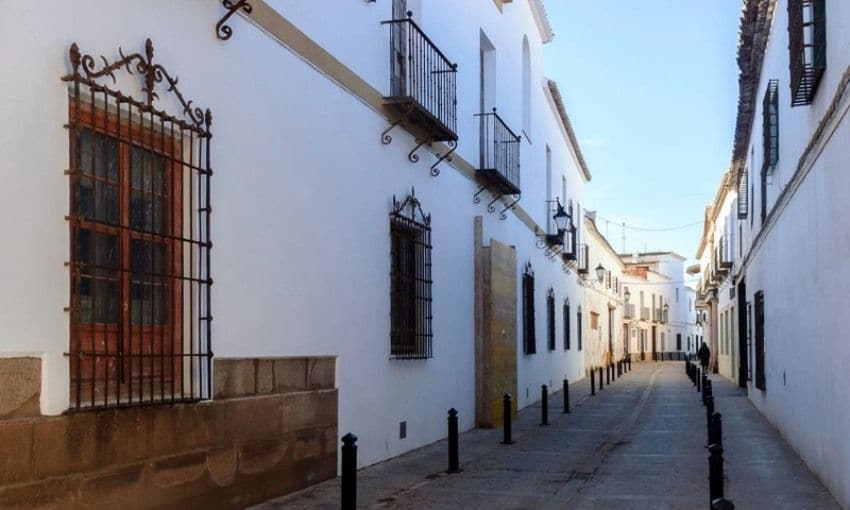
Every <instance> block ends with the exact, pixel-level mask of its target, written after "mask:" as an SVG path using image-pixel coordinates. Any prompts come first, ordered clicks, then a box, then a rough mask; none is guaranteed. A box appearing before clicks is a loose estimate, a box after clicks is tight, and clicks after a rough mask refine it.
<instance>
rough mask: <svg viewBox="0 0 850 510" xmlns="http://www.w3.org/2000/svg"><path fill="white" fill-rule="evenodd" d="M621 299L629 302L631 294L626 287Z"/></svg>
mask: <svg viewBox="0 0 850 510" xmlns="http://www.w3.org/2000/svg"><path fill="white" fill-rule="evenodd" d="M623 297H624V298H626V301H629V299H630V298H631V297H632V293H631V292H629V288H628V287H626V291H625V292H623Z"/></svg>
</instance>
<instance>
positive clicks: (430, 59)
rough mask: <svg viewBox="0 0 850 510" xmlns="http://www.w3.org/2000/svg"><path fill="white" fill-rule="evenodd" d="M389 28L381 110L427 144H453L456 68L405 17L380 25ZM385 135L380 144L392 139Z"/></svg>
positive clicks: (455, 117) (412, 22)
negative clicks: (386, 80)
mask: <svg viewBox="0 0 850 510" xmlns="http://www.w3.org/2000/svg"><path fill="white" fill-rule="evenodd" d="M383 24H384V25H387V26H389V27H390V95H389V96H387V97H385V98H384V106H385V107H386V108H387V109H388V110H389V113H390V114H391V118H393V119H396V120H394V121H393V124H392V126H390V129H392V127H394V126H395V125H396V124H398V123H403V124H404V125H405V127H406V128H408V129H409V130H410V131H411V132H413V133H414V134H415V135H416V137H417V138H419V139H420V140H424V141H425V142H427V143H431V142H456V141H457V139H458V137H457V87H456V83H455V79H456V78H455V77H456V75H457V65H456V64H452V63H451V62H450V61H449V59H448V58H446V56H445V55H443V52H441V51H440V49H439V48H437V46H436V45H435V44H434V43H433V42H432V41H431V40H430V39H429V38H428V36H427V35H425V33H424V32H422V29H420V28H419V26H418V25H417V24H416V23H415V22H414V21H413V20H412V19H410V18H409V17H408V18H405V19H393V20H388V21H384V22H383ZM388 131H389V130H387V131H385V132H384V133H383V135H382V139H383V141H384V143H389V142H390V141H392V138H391V137H389V136H388V135H387V132H388Z"/></svg>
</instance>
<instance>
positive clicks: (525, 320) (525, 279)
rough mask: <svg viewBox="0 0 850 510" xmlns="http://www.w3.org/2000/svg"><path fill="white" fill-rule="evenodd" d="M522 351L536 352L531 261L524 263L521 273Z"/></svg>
mask: <svg viewBox="0 0 850 510" xmlns="http://www.w3.org/2000/svg"><path fill="white" fill-rule="evenodd" d="M522 352H523V353H524V354H534V353H536V352H537V339H536V338H535V327H534V270H532V269H531V263H528V264H526V266H525V272H524V273H523V275H522Z"/></svg>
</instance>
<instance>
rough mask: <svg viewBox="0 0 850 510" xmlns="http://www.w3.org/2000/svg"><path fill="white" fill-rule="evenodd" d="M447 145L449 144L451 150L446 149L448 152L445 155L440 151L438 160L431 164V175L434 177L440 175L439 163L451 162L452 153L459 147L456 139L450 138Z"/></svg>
mask: <svg viewBox="0 0 850 510" xmlns="http://www.w3.org/2000/svg"><path fill="white" fill-rule="evenodd" d="M446 145H448V146H449V150H448V151H446V153H445V154H443V155H440V153H439V152H438V153H437V161H436V162H435V163H434V164H433V165H431V175H432V176H434V177H437V176H438V175H440V169H439V168H437V165H439V164H440V163H442V162H443V161H448V162H449V163H451V161H452V153H453V152H454V151H455V149H457V142H455V141H454V140H449V141H448V142H447V143H446Z"/></svg>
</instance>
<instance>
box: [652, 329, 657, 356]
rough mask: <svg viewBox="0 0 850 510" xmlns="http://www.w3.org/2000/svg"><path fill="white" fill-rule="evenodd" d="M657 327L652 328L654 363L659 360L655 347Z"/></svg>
mask: <svg viewBox="0 0 850 510" xmlns="http://www.w3.org/2000/svg"><path fill="white" fill-rule="evenodd" d="M655 337H656V335H655V326H652V359H653V361H654V360H656V359H658V358H656V356H657V355H656V347H655Z"/></svg>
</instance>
